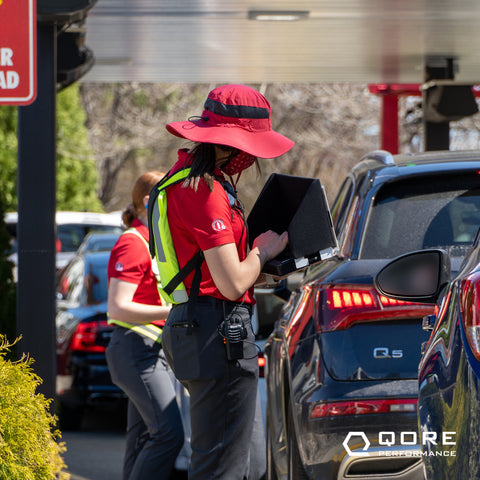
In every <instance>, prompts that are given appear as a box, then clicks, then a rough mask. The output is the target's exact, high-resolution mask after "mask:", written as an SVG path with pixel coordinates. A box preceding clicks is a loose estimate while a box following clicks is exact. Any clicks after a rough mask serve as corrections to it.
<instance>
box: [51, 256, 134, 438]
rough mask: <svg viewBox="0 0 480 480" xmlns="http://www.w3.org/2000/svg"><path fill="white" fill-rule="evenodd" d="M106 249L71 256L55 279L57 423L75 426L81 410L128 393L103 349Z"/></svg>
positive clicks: (107, 337)
mask: <svg viewBox="0 0 480 480" xmlns="http://www.w3.org/2000/svg"><path fill="white" fill-rule="evenodd" d="M109 257H110V251H106V252H89V253H85V254H80V255H77V256H75V257H74V258H73V259H72V260H71V261H70V262H69V264H68V265H67V267H66V268H65V270H64V271H63V272H62V274H61V276H60V278H59V280H58V284H57V315H56V335H57V339H56V345H57V399H58V407H59V409H58V413H59V419H60V425H61V427H62V428H63V429H78V428H80V426H81V423H82V419H83V415H84V412H85V409H86V408H87V407H89V406H94V405H95V404H97V403H100V402H102V403H105V402H113V403H116V404H118V403H119V401H121V400H124V399H125V398H126V397H125V395H124V394H123V392H122V391H121V390H120V389H119V388H118V387H116V386H115V385H113V384H112V380H111V378H110V373H109V371H108V366H107V363H106V359H105V348H106V346H107V345H108V342H109V340H110V337H111V334H112V329H113V327H112V326H110V325H108V324H107V264H108V259H109Z"/></svg>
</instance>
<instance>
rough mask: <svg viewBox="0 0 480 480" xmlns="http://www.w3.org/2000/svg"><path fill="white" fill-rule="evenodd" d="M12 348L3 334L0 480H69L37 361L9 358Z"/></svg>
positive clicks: (0, 341)
mask: <svg viewBox="0 0 480 480" xmlns="http://www.w3.org/2000/svg"><path fill="white" fill-rule="evenodd" d="M10 347H11V345H10V344H8V343H7V341H6V339H5V337H3V336H1V335H0V386H1V388H0V480H54V479H57V480H67V479H69V478H70V475H69V474H68V473H67V472H65V471H64V469H65V463H64V461H63V458H62V456H61V454H62V453H63V452H64V451H65V450H66V447H65V444H64V443H62V442H59V440H60V438H61V435H60V432H59V431H58V430H57V429H56V428H55V423H56V417H55V416H53V415H52V414H51V413H50V411H49V406H50V403H51V401H50V400H48V399H46V398H45V397H44V396H43V395H42V394H39V393H35V390H36V388H37V387H38V385H39V384H40V383H41V381H42V380H41V379H40V377H38V376H37V375H35V373H34V372H33V370H32V368H31V364H32V361H33V360H32V359H31V358H27V357H24V358H23V359H21V360H19V361H18V362H12V361H9V360H7V358H6V355H7V353H8V351H9V348H10Z"/></svg>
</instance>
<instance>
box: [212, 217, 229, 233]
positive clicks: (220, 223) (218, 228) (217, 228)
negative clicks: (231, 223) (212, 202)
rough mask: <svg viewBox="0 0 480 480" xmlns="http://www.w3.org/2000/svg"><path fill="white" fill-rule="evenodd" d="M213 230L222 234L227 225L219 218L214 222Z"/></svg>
mask: <svg viewBox="0 0 480 480" xmlns="http://www.w3.org/2000/svg"><path fill="white" fill-rule="evenodd" d="M212 228H213V229H214V230H215V231H216V232H221V231H222V230H225V229H226V228H227V227H226V226H225V224H224V223H223V220H222V219H220V218H217V219H216V220H214V221H213V222H212Z"/></svg>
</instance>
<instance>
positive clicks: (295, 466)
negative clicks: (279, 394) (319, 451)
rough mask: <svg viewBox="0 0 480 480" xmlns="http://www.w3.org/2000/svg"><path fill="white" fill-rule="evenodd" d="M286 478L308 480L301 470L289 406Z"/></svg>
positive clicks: (300, 460)
mask: <svg viewBox="0 0 480 480" xmlns="http://www.w3.org/2000/svg"><path fill="white" fill-rule="evenodd" d="M287 421H288V431H287V435H288V478H289V480H308V476H307V474H306V472H305V469H304V468H303V464H302V459H301V457H300V452H299V451H298V443H297V436H296V435H295V426H294V423H293V411H292V407H291V405H290V406H289V408H288V419H287Z"/></svg>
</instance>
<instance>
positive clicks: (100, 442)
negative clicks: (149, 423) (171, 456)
mask: <svg viewBox="0 0 480 480" xmlns="http://www.w3.org/2000/svg"><path fill="white" fill-rule="evenodd" d="M124 430H125V421H124V418H123V416H122V415H121V414H120V413H119V412H116V411H114V412H112V411H109V410H108V409H106V408H98V409H95V410H92V411H90V412H89V413H88V414H87V415H86V417H85V419H84V422H83V425H82V428H81V429H80V430H79V431H78V432H68V431H65V432H63V434H62V438H63V441H64V442H65V443H66V445H67V452H66V453H65V454H64V459H65V463H66V464H67V467H68V468H67V470H68V472H69V473H70V474H71V480H121V478H122V461H123V452H124V448H125V434H124ZM171 480H186V475H185V474H184V473H183V472H177V473H176V474H175V476H174V479H171Z"/></svg>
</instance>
